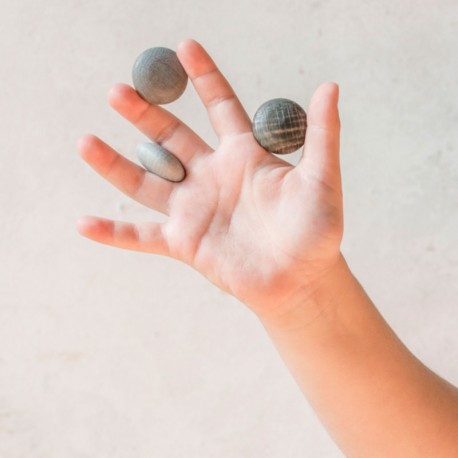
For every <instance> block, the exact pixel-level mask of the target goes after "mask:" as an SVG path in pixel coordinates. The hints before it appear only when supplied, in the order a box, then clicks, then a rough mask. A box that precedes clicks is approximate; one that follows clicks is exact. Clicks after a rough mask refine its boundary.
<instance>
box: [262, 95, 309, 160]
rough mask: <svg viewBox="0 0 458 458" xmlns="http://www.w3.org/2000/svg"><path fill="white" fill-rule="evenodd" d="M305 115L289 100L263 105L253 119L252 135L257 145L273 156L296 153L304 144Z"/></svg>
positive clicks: (272, 101)
mask: <svg viewBox="0 0 458 458" xmlns="http://www.w3.org/2000/svg"><path fill="white" fill-rule="evenodd" d="M306 130H307V115H306V113H305V111H304V110H303V109H302V107H301V106H300V105H298V104H297V103H296V102H293V101H292V100H289V99H282V98H279V99H272V100H269V101H267V102H265V103H263V104H262V105H261V106H260V107H259V108H258V110H257V111H256V113H255V115H254V117H253V134H254V136H255V138H256V140H257V141H258V143H259V144H260V145H261V146H262V147H263V148H265V149H266V150H267V151H269V152H271V153H275V154H288V153H293V152H294V151H297V150H298V149H299V148H301V147H302V145H303V144H304V142H305V133H306Z"/></svg>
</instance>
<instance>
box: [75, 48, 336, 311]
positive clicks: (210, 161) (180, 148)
mask: <svg viewBox="0 0 458 458" xmlns="http://www.w3.org/2000/svg"><path fill="white" fill-rule="evenodd" d="M177 54H178V57H179V59H180V61H181V63H182V64H183V66H184V68H185V70H186V72H187V73H188V75H189V77H190V79H191V80H192V82H193V84H194V87H195V89H196V91H197V93H198V94H199V96H200V98H201V99H202V102H203V103H204V104H205V106H206V107H207V110H208V114H209V117H210V121H211V123H212V125H213V127H214V129H215V132H216V134H217V135H218V137H219V145H218V146H217V148H216V149H215V150H213V149H212V148H211V147H210V146H208V145H207V144H206V143H205V142H204V141H203V140H202V139H201V138H199V137H198V136H197V135H196V134H195V133H194V132H193V131H191V130H190V129H189V128H188V127H187V126H186V124H184V123H183V122H181V121H180V120H178V119H177V118H176V117H174V116H173V115H172V114H170V113H169V112H167V111H166V110H164V109H163V108H160V107H158V106H153V105H149V104H148V103H147V102H145V101H144V100H143V99H141V98H140V97H139V96H138V95H137V93H136V92H135V91H134V90H133V89H132V88H131V87H129V86H126V85H121V84H120V85H117V86H115V87H114V88H113V89H112V91H111V93H110V103H111V105H112V106H113V108H114V109H116V110H117V111H118V112H119V113H120V114H121V115H122V116H124V117H125V118H126V119H128V120H129V121H130V122H132V123H133V124H134V125H135V126H137V127H138V128H139V129H140V130H141V131H142V132H144V133H145V134H146V135H147V136H148V137H149V138H151V140H153V141H154V142H156V143H160V144H161V145H163V146H164V148H166V149H167V150H169V151H170V152H172V153H173V154H175V155H176V156H177V157H178V158H179V159H180V160H181V161H182V163H183V164H184V166H185V168H186V172H187V176H186V178H185V180H184V181H183V182H181V183H171V182H168V181H166V180H164V179H161V178H159V177H157V176H155V175H153V174H150V173H148V172H146V171H145V170H143V168H141V167H139V166H137V165H135V164H134V163H132V162H130V161H129V160H127V159H126V158H124V157H122V156H121V155H119V154H118V153H117V152H115V151H114V150H113V149H112V148H110V147H109V146H108V145H106V144H105V143H104V142H102V141H101V140H99V139H98V138H96V137H94V136H85V137H84V138H82V139H81V141H80V143H79V151H80V154H81V156H82V157H83V159H84V160H85V161H87V162H88V163H89V164H90V165H91V166H92V167H93V168H94V169H95V170H96V171H97V172H98V173H100V175H102V176H103V177H104V178H106V179H107V180H108V181H110V182H111V183H112V184H113V185H114V186H116V187H117V188H119V189H120V190H121V191H123V192H124V193H125V194H127V195H128V196H130V197H132V198H133V199H135V200H136V201H138V202H140V203H141V204H143V205H146V206H148V207H150V208H153V209H155V210H158V211H161V212H163V213H165V214H167V215H168V220H167V222H165V223H163V224H159V223H156V222H145V223H141V224H131V223H126V222H114V221H109V220H105V219H101V218H95V217H85V218H83V219H81V220H80V221H79V224H78V227H79V231H80V232H81V234H82V235H84V236H86V237H89V238H91V239H93V240H96V241H98V242H102V243H106V244H109V245H113V246H117V247H119V248H127V249H132V250H139V251H145V252H151V253H157V254H162V255H167V256H172V257H174V258H176V259H179V260H181V261H184V262H186V263H188V264H189V265H191V266H193V267H194V268H195V269H197V270H198V271H200V272H201V273H202V274H204V275H205V276H206V277H207V278H208V279H209V280H211V281H212V282H213V283H215V284H216V285H217V286H219V287H220V288H221V289H223V290H225V291H228V292H229V293H231V294H233V295H234V296H236V297H237V298H238V299H240V300H241V301H243V302H244V303H246V304H247V305H249V306H250V307H251V308H252V309H253V311H254V312H255V313H257V314H258V315H260V316H268V315H273V314H277V313H283V312H285V311H287V310H286V308H288V307H292V306H294V304H295V303H296V302H298V301H299V300H301V299H302V298H303V297H304V294H305V295H307V294H310V293H311V292H312V290H313V288H314V285H315V284H317V282H318V281H319V278H320V277H321V276H322V275H324V274H325V273H326V272H327V271H329V270H330V269H331V268H332V266H333V265H334V264H335V263H336V262H337V261H338V260H339V259H340V250H339V248H340V242H341V238H342V195H341V181H340V168H339V157H338V155H339V131H340V123H339V115H338V110H337V100H338V88H337V86H336V85H335V84H332V83H327V84H323V85H322V86H320V87H319V88H318V89H317V91H316V92H315V94H314V95H313V98H312V101H311V103H310V106H309V109H308V130H307V136H306V143H305V152H304V157H303V158H302V160H301V161H300V163H299V164H298V165H297V166H296V167H293V166H291V165H290V164H288V163H287V162H285V161H283V160H282V159H279V158H278V157H276V156H273V155H272V154H270V153H268V152H267V151H265V150H264V149H263V148H262V147H261V146H259V145H258V143H257V142H256V140H255V139H254V137H253V134H252V130H251V121H250V118H249V117H248V115H247V113H246V112H245V111H244V109H243V107H242V105H241V104H240V102H239V100H238V99H237V97H236V95H235V94H234V92H233V90H232V89H231V87H230V85H229V84H228V82H227V81H226V80H225V79H224V77H223V76H222V75H221V73H220V72H219V71H218V70H217V68H216V66H215V64H214V62H213V61H212V59H211V58H210V57H209V56H208V54H207V53H206V52H205V51H204V49H203V48H202V47H201V46H200V45H199V44H197V43H196V42H195V41H192V40H186V41H184V42H182V43H180V45H179V46H178V49H177ZM285 84H287V82H285ZM279 96H282V94H279ZM260 102H264V101H260Z"/></svg>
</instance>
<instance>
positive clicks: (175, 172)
mask: <svg viewBox="0 0 458 458" xmlns="http://www.w3.org/2000/svg"><path fill="white" fill-rule="evenodd" d="M136 153H137V158H138V160H139V161H140V163H141V164H142V165H143V167H145V169H147V170H149V171H150V172H151V173H154V174H156V175H159V176H160V177H162V178H165V179H166V180H169V181H174V182H179V181H183V179H184V177H185V175H186V172H185V169H184V167H183V164H182V163H181V162H180V160H179V159H178V158H177V157H176V156H174V155H173V154H172V153H171V152H170V151H167V150H166V149H165V148H162V146H160V145H158V144H156V143H151V142H145V143H140V144H139V145H137V149H136Z"/></svg>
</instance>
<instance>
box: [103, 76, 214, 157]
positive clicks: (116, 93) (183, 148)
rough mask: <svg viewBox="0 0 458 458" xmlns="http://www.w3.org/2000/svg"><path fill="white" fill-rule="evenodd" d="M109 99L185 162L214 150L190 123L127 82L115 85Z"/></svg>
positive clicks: (122, 112)
mask: <svg viewBox="0 0 458 458" xmlns="http://www.w3.org/2000/svg"><path fill="white" fill-rule="evenodd" d="M108 101H109V103H110V105H111V106H112V107H113V108H114V109H115V110H116V111H117V112H118V113H119V114H120V115H121V116H123V117H124V118H126V119H127V120H128V121H130V122H131V123H132V124H133V125H134V126H135V127H137V128H138V129H139V130H140V131H141V132H143V133H144V134H145V135H146V136H148V137H149V138H150V139H151V140H153V141H154V142H155V143H159V144H160V145H162V146H163V147H164V148H165V149H167V150H168V151H170V152H171V153H173V154H174V155H175V156H177V157H178V158H179V159H180V160H181V162H183V164H185V165H186V163H188V162H189V161H190V160H191V159H192V158H193V157H194V156H195V155H196V154H199V153H204V152H210V151H212V149H211V148H210V146H208V145H207V144H206V143H205V142H204V141H203V140H202V139H201V138H200V137H199V136H198V135H197V134H196V133H195V132H194V131H193V130H192V129H190V128H189V127H188V126H187V125H186V124H184V123H182V122H181V121H180V120H179V119H178V118H177V117H175V116H174V115H173V114H172V113H170V112H168V111H167V110H165V109H164V108H161V107H159V106H157V105H150V104H149V103H148V102H146V101H145V100H143V99H142V98H141V97H140V96H139V95H138V93H137V91H135V89H133V88H132V87H130V86H128V85H127V84H122V83H119V84H116V85H114V86H113V87H112V89H111V90H110V92H109V95H108Z"/></svg>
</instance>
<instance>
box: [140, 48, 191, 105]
mask: <svg viewBox="0 0 458 458" xmlns="http://www.w3.org/2000/svg"><path fill="white" fill-rule="evenodd" d="M132 81H133V83H134V87H135V89H136V90H137V92H138V93H139V94H140V95H141V96H142V97H143V98H144V99H145V100H146V101H147V102H149V103H152V104H165V103H170V102H173V101H174V100H176V99H178V97H180V95H181V94H183V92H184V90H185V89H186V85H187V83H188V75H187V74H186V72H185V70H184V68H183V66H182V65H181V63H180V61H179V60H178V57H177V55H176V53H175V51H172V50H171V49H168V48H162V47H157V48H150V49H146V50H145V51H143V52H142V53H141V54H140V55H139V56H138V57H137V59H136V60H135V63H134V66H133V68H132Z"/></svg>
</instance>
